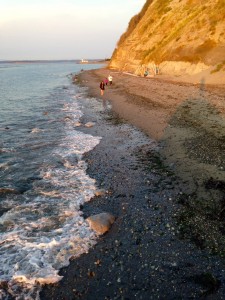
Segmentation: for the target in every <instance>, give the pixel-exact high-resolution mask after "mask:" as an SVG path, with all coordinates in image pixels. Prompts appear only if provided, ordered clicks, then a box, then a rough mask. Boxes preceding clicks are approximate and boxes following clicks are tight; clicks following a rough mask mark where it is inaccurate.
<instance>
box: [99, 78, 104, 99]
mask: <svg viewBox="0 0 225 300" xmlns="http://www.w3.org/2000/svg"><path fill="white" fill-rule="evenodd" d="M100 90H101V96H103V95H104V90H105V83H104V80H102V81H101V83H100Z"/></svg>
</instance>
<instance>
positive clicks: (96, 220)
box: [86, 212, 115, 234]
mask: <svg viewBox="0 0 225 300" xmlns="http://www.w3.org/2000/svg"><path fill="white" fill-rule="evenodd" d="M86 221H87V222H88V224H89V226H90V227H91V229H93V230H94V231H95V232H97V233H98V234H104V233H106V232H107V231H109V229H110V228H111V226H112V224H113V223H114V221H115V217H114V216H113V215H112V214H110V213H106V212H103V213H100V214H97V215H93V216H90V217H88V218H87V219H86Z"/></svg>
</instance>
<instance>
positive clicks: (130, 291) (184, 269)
mask: <svg viewBox="0 0 225 300" xmlns="http://www.w3.org/2000/svg"><path fill="white" fill-rule="evenodd" d="M109 74H111V75H112V76H113V84H112V85H111V86H106V89H105V93H104V96H102V97H101V96H100V89H99V83H100V81H101V80H102V79H103V78H105V77H107V76H108V75H109ZM75 84H80V85H81V86H84V87H88V90H87V98H86V99H85V100H84V102H83V110H84V116H83V117H82V120H81V122H82V124H85V123H87V122H93V124H94V126H92V127H90V128H87V127H85V126H81V127H80V129H79V130H81V131H83V132H85V133H90V134H91V135H94V136H101V137H102V140H101V142H100V144H99V145H98V146H97V147H96V148H95V149H94V150H93V151H91V152H90V153H87V154H86V155H85V160H86V162H87V164H88V174H89V175H90V176H91V177H92V178H94V179H95V180H96V184H97V186H98V187H99V189H103V190H104V191H105V192H104V193H103V194H102V195H100V196H96V197H95V198H93V199H92V200H91V201H90V202H89V203H87V204H86V205H84V207H82V211H83V214H84V217H85V218H86V217H88V216H90V215H93V214H96V213H100V212H109V213H111V214H113V215H114V216H115V217H116V220H115V223H114V224H113V226H112V228H111V229H110V231H109V232H108V233H106V234H104V235H102V236H99V240H98V243H97V244H96V245H95V246H94V247H93V249H91V250H90V251H89V253H86V254H83V255H82V256H80V257H79V258H77V259H71V262H70V265H69V266H68V267H66V268H63V269H62V270H61V272H60V275H62V276H63V279H62V280H61V281H60V282H59V283H57V284H54V285H48V286H46V287H44V289H43V291H42V292H41V299H42V300H44V299H46V300H47V299H52V300H53V299H54V300H56V299H65V300H69V299H71V300H72V299H90V300H95V299H96V300H103V299H146V300H148V299H200V298H204V299H224V295H225V275H224V263H225V261H224V249H225V238H224V233H225V231H224V225H225V222H224V220H225V86H223V85H219V86H216V85H205V84H204V83H203V82H202V83H200V84H192V83H182V82H175V81H173V80H169V79H168V78H166V79H165V78H162V77H160V76H158V77H154V78H142V77H135V76H132V75H129V74H124V73H122V72H117V71H111V70H108V69H107V68H104V69H99V70H92V71H85V72H81V73H80V75H79V76H78V78H77V80H76V82H75Z"/></svg>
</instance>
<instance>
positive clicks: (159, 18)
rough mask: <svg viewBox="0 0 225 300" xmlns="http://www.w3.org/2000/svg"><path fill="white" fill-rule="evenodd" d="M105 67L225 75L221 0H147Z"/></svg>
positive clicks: (223, 3) (224, 10)
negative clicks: (205, 72) (204, 72)
mask: <svg viewBox="0 0 225 300" xmlns="http://www.w3.org/2000/svg"><path fill="white" fill-rule="evenodd" d="M109 67H110V68H114V69H119V70H123V71H128V72H132V73H135V74H138V75H143V73H144V72H145V71H146V70H147V71H148V74H152V75H155V74H157V73H161V74H169V75H181V74H189V75H194V74H198V73H201V72H203V71H207V72H208V74H212V75H213V74H216V73H217V74H218V73H221V72H222V73H223V76H224V77H225V0H147V1H146V3H145V5H144V6H143V8H142V10H141V12H140V13H139V14H137V15H136V16H134V17H133V18H132V19H131V20H130V22H129V25H128V28H127V31H126V32H125V33H124V34H123V35H122V36H121V37H120V40H119V41H118V44H117V47H116V49H115V50H114V53H113V55H112V58H111V61H110V65H109Z"/></svg>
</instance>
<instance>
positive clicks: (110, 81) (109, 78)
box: [108, 75, 113, 85]
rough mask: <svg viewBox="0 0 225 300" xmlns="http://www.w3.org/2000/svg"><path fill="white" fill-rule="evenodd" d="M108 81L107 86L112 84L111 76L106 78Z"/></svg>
mask: <svg viewBox="0 0 225 300" xmlns="http://www.w3.org/2000/svg"><path fill="white" fill-rule="evenodd" d="M108 80H109V84H110V85H111V84H112V80H113V78H112V76H111V75H109V76H108Z"/></svg>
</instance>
